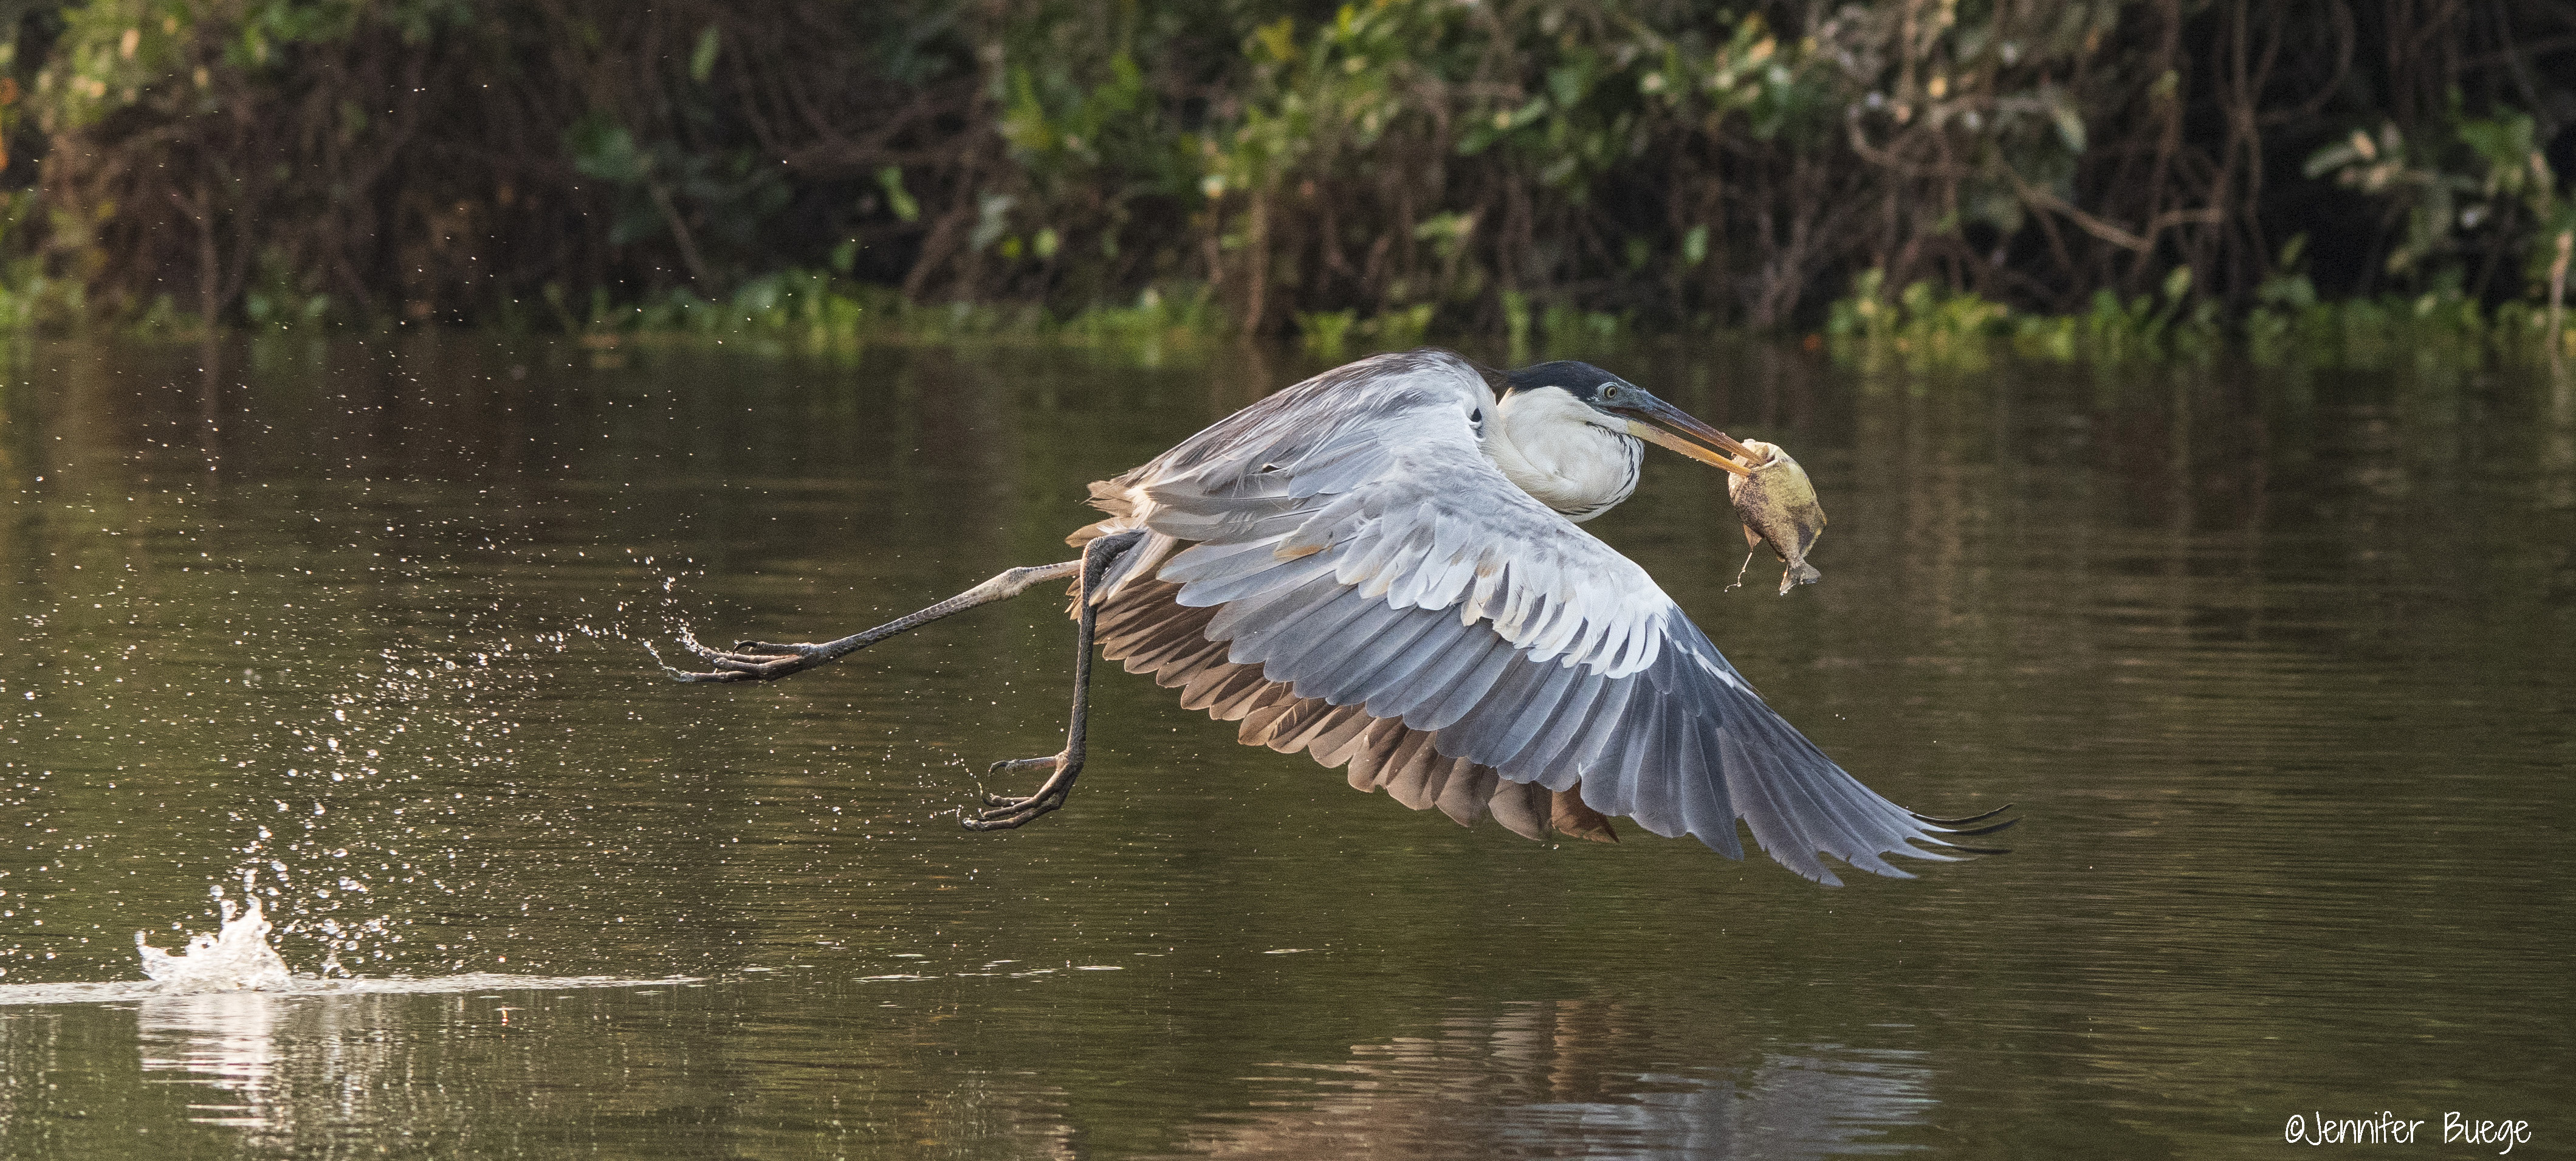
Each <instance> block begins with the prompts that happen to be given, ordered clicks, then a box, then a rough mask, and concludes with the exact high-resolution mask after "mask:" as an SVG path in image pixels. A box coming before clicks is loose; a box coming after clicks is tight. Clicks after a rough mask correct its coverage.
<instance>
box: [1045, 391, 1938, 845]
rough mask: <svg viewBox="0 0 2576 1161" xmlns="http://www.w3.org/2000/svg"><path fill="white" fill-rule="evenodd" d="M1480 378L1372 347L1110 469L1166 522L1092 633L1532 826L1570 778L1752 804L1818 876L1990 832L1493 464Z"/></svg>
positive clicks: (1780, 841) (1415, 796)
mask: <svg viewBox="0 0 2576 1161" xmlns="http://www.w3.org/2000/svg"><path fill="white" fill-rule="evenodd" d="M1492 405H1493V399H1492V396H1491V394H1490V392H1489V391H1488V390H1487V389H1486V387H1485V385H1484V382H1483V380H1482V379H1481V378H1480V377H1479V376H1478V375H1477V374H1476V373H1475V372H1474V371H1473V370H1471V369H1470V368H1468V367H1467V366H1466V364H1465V363H1463V362H1462V361H1460V360H1458V359H1457V358H1456V357H1455V356H1450V355H1447V354H1445V353H1441V352H1413V353H1411V354H1408V355H1401V356H1380V357H1379V358H1376V359H1371V360H1364V361H1362V362H1360V363H1356V364H1353V365H1351V366H1350V367H1345V368H1342V369H1341V370H1339V371H1336V372H1332V373H1329V374H1327V375H1324V376H1320V377H1318V378H1317V379H1314V380H1310V381H1308V382H1307V383H1304V384H1300V385H1299V386H1297V387H1294V388H1291V389H1289V390H1288V391H1285V392H1282V393H1280V394H1278V395H1274V396H1272V397H1271V398H1270V399H1268V400H1265V401H1263V402H1262V403H1260V404H1256V405H1255V406H1253V407H1251V408H1247V409H1246V410H1244V411H1243V412H1239V413H1237V414H1236V415H1235V416H1233V417H1231V418H1229V419H1227V420H1225V421H1223V422H1221V423H1219V424H1218V425H1217V426H1215V427H1212V428H1210V429H1209V430H1208V431H1206V432H1203V433H1201V434H1200V435H1199V436H1197V437H1194V438H1192V439H1191V440H1189V441H1186V442H1184V443H1183V444H1181V445H1180V446H1179V447H1176V448H1174V449H1173V450H1172V451H1171V452H1168V453H1166V454H1165V455H1164V456H1163V457H1162V458H1160V459H1157V460H1155V461H1154V462H1152V463H1149V464H1147V465H1145V466H1144V467H1141V468H1138V469H1137V470H1135V471H1133V472H1130V473H1128V474H1127V475H1125V476H1122V477H1120V478H1119V479H1117V480H1114V481H1109V482H1108V483H1107V485H1106V493H1107V494H1106V495H1105V496H1104V500H1105V501H1106V502H1104V503H1102V505H1101V506H1102V507H1104V508H1106V509H1108V510H1109V511H1110V512H1111V513H1112V514H1113V519H1112V520H1110V521H1104V522H1103V524H1102V525H1100V526H1096V527H1103V528H1105V527H1108V526H1110V525H1113V524H1114V525H1120V526H1125V527H1139V526H1141V527H1144V528H1148V529H1150V530H1152V531H1153V532H1154V533H1156V534H1157V535H1156V536H1155V537H1154V538H1153V543H1152V544H1151V545H1150V546H1149V547H1148V548H1147V550H1145V551H1139V552H1134V553H1131V554H1130V558H1131V559H1132V560H1137V561H1140V562H1142V563H1139V564H1137V565H1135V566H1134V567H1131V568H1129V569H1128V570H1126V571H1125V572H1124V573H1123V574H1122V575H1119V576H1118V577H1116V578H1115V580H1114V583H1112V584H1110V585H1106V586H1103V588H1102V589H1101V590H1100V591H1099V593H1098V594H1097V595H1096V596H1095V599H1096V600H1099V601H1100V602H1101V609H1100V619H1099V622H1098V624H1099V632H1100V640H1101V643H1102V645H1103V648H1104V650H1105V651H1106V653H1107V656H1109V657H1110V658H1111V659H1113V660H1120V661H1123V662H1124V663H1125V664H1126V666H1127V668H1128V669H1129V670H1130V671H1133V672H1150V673H1152V674H1153V675H1154V676H1155V679H1156V680H1157V681H1158V682H1160V683H1161V684H1163V685H1166V686H1172V687H1178V688H1180V689H1181V690H1182V704H1183V705H1184V706H1186V707H1189V708H1193V709H1205V710H1206V711H1208V713H1209V714H1211V715H1213V716H1215V717H1218V718H1220V719H1223V720H1230V721H1238V722H1240V723H1241V727H1240V739H1241V740H1242V741H1243V742H1245V743H1247V744H1251V745H1264V746H1268V747H1270V748H1272V749H1276V750H1279V751H1282V752H1286V753H1295V752H1301V751H1302V752H1304V753H1307V754H1309V755H1310V756H1312V757H1313V758H1314V759H1315V760H1316V761H1318V762H1321V763H1323V764H1325V765H1327V766H1343V767H1347V768H1348V770H1349V776H1350V781H1351V784H1352V785H1353V786H1356V787H1359V788H1360V789H1363V790H1369V789H1379V788H1383V789H1385V790H1386V791H1387V792H1388V794H1389V795H1390V796H1392V797H1394V798H1396V799H1397V800H1399V801H1401V802H1403V803H1405V804H1406V805H1407V806H1410V807H1412V808H1414V809H1417V810H1421V809H1428V808H1431V807H1434V806H1437V807H1438V808H1440V809H1441V810H1442V811H1443V812H1444V813H1447V814H1449V815H1450V816H1451V817H1453V818H1456V819H1457V820H1458V821H1460V822H1461V823H1466V822H1471V821H1473V820H1474V819H1475V818H1476V817H1478V816H1480V815H1483V814H1486V813H1491V814H1493V815H1494V816H1495V817H1496V818H1497V819H1498V820H1500V821H1501V822H1503V823H1504V824H1505V825H1506V826H1508V827H1510V828H1511V829H1512V830H1514V831H1516V832H1518V833H1521V834H1524V835H1528V836H1529V837H1532V838H1536V837H1538V836H1539V835H1540V834H1542V833H1544V830H1545V828H1546V826H1547V824H1548V821H1549V819H1550V806H1549V803H1550V792H1557V791H1572V792H1575V793H1578V794H1579V795H1580V797H1581V801H1582V803H1583V804H1584V805H1587V806H1589V807H1590V808H1591V809H1592V810H1594V811H1598V812H1599V813H1601V814H1605V815H1625V816H1627V817H1629V818H1632V819H1634V820H1636V821H1637V822H1638V823H1639V824H1640V825H1642V826H1644V827H1645V828H1646V829H1648V830H1650V831H1653V832H1655V833H1657V834H1661V835H1667V836H1671V835H1680V834H1690V835H1694V836H1696V837H1698V838H1699V839H1700V840H1701V841H1702V842H1704V843H1706V844H1708V845H1709V846H1710V847H1712V848H1714V849H1716V850H1718V851H1720V852H1721V853H1724V854H1726V855H1727V856H1729V857H1731V858H1741V857H1742V855H1743V850H1742V847H1741V846H1740V845H1739V843H1738V842H1737V839H1736V820H1737V819H1738V818H1741V819H1743V820H1744V822H1745V823H1746V824H1748V825H1749V826H1750V828H1751V829H1752V831H1753V835H1754V838H1755V840H1756V841H1758V842H1759V843H1761V845H1762V848H1763V849H1764V850H1765V851H1766V852H1768V853H1770V855H1771V856H1772V857H1773V858H1775V859H1777V860H1778V861H1780V862H1781V863H1782V864H1783V865H1785V866H1787V867H1789V868H1790V869H1791V870H1794V871H1796V872H1798V873H1799V874H1801V875H1804V876H1806V877H1808V878H1810V879H1813V880H1816V881H1818V882H1822V883H1827V884H1833V883H1838V882H1839V880H1838V879H1837V878H1836V877H1835V875H1834V873H1833V872H1832V871H1831V870H1829V869H1827V867H1826V866H1825V864H1824V863H1823V861H1822V860H1820V859H1819V858H1818V857H1817V856H1818V855H1819V854H1827V855H1832V856H1834V857H1835V858H1837V859H1840V860H1842V861H1844V862H1846V863H1849V864H1851V865H1852V866H1855V867H1858V868H1860V869H1862V870H1866V871H1870V872H1873V873H1876V874H1881V875H1891V876H1898V877H1903V876H1904V875H1905V872H1903V871H1901V870H1899V869H1898V868H1896V867H1895V866H1894V865H1892V864H1890V863H1889V862H1887V861H1886V859H1885V857H1884V856H1886V855H1890V854H1901V855H1906V856H1910V857H1913V858H1925V859H1943V858H1948V857H1950V856H1947V855H1943V854H1940V853H1938V850H1937V849H1927V847H1928V848H1942V847H1950V846H1953V845H1954V844H1951V843H1950V842H1948V841H1947V840H1948V839H1949V838H1953V837H1957V836H1959V835H1962V834H1968V833H1981V832H1972V831H1963V830H1956V829H1952V828H1949V827H1946V826H1943V825H1939V824H1936V823H1933V822H1930V821H1927V820H1925V819H1923V818H1921V817H1919V816H1916V815H1913V814H1911V813H1909V812H1907V811H1905V810H1904V809H1903V808H1901V807H1898V806H1896V805H1895V804H1894V803H1891V802H1889V801H1887V800H1886V799H1884V798H1882V797H1880V796H1878V795H1877V794H1876V793H1874V792H1872V791H1871V790H1870V789H1869V788H1868V787H1866V786H1863V785H1862V784H1861V783H1860V782H1859V781H1858V780H1856V779H1854V778H1853V777H1852V776H1851V775H1850V774H1848V773H1845V772H1844V771H1843V770H1842V769H1841V768H1840V767H1838V766H1836V765H1835V764H1834V763H1833V762H1832V761H1831V760H1830V759H1827V758H1826V757H1825V756H1824V754H1823V753H1822V752H1820V751H1818V750H1817V749H1816V748H1815V746H1814V745H1813V744H1811V743H1809V742H1808V741H1807V739H1806V738H1805V737H1803V736H1801V735H1800V734H1799V733H1798V732H1797V731H1796V730H1795V729H1792V728H1791V727H1790V726H1789V724H1788V723H1787V722H1785V721H1783V720H1781V719H1780V717H1779V715H1777V714H1775V713H1773V712H1772V711H1771V709H1770V707H1768V706H1767V705H1765V704H1763V702H1762V700H1761V699H1760V698H1759V697H1758V696H1756V695H1755V694H1754V693H1753V691H1752V689H1751V688H1750V687H1749V686H1747V685H1746V684H1745V682H1744V680H1743V679H1742V678H1741V677H1740V676H1738V675H1737V674H1736V672H1735V670H1734V667H1733V666H1731V665H1729V664H1728V663H1727V661H1726V659H1725V658H1724V657H1723V656H1722V655H1720V654H1719V653H1718V651H1717V649H1716V647H1715V646H1714V645H1712V644H1710V643H1709V640H1708V638H1707V636H1706V635H1705V634H1703V633H1701V632H1700V630H1699V629H1698V627H1697V626H1695V625H1693V624H1691V623H1690V621H1689V619H1688V618H1687V617H1685V616H1684V615H1683V614H1682V612H1681V610H1680V608H1679V607H1678V606H1676V605H1674V604H1673V602H1672V601H1671V599H1670V598H1668V597H1666V596H1665V595H1664V594H1663V592H1662V591H1661V590H1660V589H1658V588H1657V587H1656V586H1655V585H1654V583H1653V581H1652V580H1651V579H1650V578H1648V577H1647V576H1646V575H1645V573H1644V571H1643V570H1642V569H1639V568H1637V566H1636V565H1635V564H1633V563H1631V562H1629V561H1628V560H1627V559H1626V558H1625V557H1622V556H1620V555H1619V554H1618V553H1616V552H1614V551H1612V550H1611V549H1610V548H1609V547H1608V546H1606V545H1604V544H1602V543H1601V542H1600V541H1599V540H1597V539H1594V538H1593V537H1592V536H1591V535H1590V534H1588V533H1585V532H1584V531H1582V530H1581V529H1580V528H1578V527H1576V526H1575V525H1574V524H1573V523H1572V522H1570V521H1568V520H1566V519H1565V518H1564V517H1562V516H1560V515H1558V514H1557V513H1555V512H1552V511H1549V510H1548V509H1546V508H1545V507H1543V506H1541V505H1540V504H1539V503H1538V502H1537V501H1536V500H1535V499H1533V498H1531V497H1530V496H1529V495H1528V494H1527V493H1525V492H1522V491H1521V490H1520V489H1519V488H1517V487H1515V486H1513V485H1512V484H1511V483H1510V482H1509V481H1508V480H1506V479H1504V478H1503V476H1502V475H1501V473H1500V472H1499V471H1498V470H1496V469H1495V468H1494V467H1493V466H1492V464H1491V462H1490V461H1488V460H1486V459H1485V458H1484V457H1483V455H1482V454H1481V453H1480V452H1479V451H1478V450H1477V448H1476V444H1475V436H1474V429H1473V427H1472V426H1471V424H1472V422H1473V419H1474V417H1476V416H1477V415H1478V414H1480V413H1481V411H1482V409H1490V408H1491V407H1492ZM1086 531H1090V530H1086ZM1149 569H1150V570H1152V571H1150V572H1149V571H1148V570H1149ZM1917 844H1924V845H1917Z"/></svg>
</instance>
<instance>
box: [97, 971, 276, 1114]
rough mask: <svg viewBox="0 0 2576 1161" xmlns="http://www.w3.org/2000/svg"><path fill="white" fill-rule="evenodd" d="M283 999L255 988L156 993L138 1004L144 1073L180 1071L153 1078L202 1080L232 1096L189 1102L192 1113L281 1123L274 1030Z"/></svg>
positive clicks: (173, 1081) (139, 1036) (137, 1022)
mask: <svg viewBox="0 0 2576 1161" xmlns="http://www.w3.org/2000/svg"><path fill="white" fill-rule="evenodd" d="M284 1002H285V1001H283V1000H280V999H278V998H277V997H275V996H266V995H261V994H259V993H257V992H205V993H198V994H195V995H185V996H155V997H153V998H151V999H148V1000H145V1001H143V1003H141V1004H140V1005H138V1006H137V1007H136V1008H135V1012H134V1017H135V1024H136V1027H137V1032H138V1039H139V1040H140V1041H141V1043H142V1049H143V1071H144V1072H146V1073H159V1072H167V1073H180V1074H183V1075H180V1076H170V1077H156V1078H152V1079H157V1080H161V1081H164V1082H168V1083H186V1084H200V1085H204V1086H206V1087H207V1088H211V1089H213V1090H215V1092H217V1093H221V1094H224V1095H225V1096H227V1097H229V1098H232V1101H231V1102H227V1103H205V1102H203V1101H198V1102H191V1103H190V1104H189V1105H188V1110H189V1114H190V1115H189V1118H188V1119H190V1120H192V1121H197V1122H200V1123H203V1124H210V1125H229V1126H233V1127H236V1128H244V1129H261V1130H276V1129H280V1128H283V1127H284V1125H283V1124H282V1123H281V1121H280V1117H281V1116H282V1115H285V1114H283V1113H281V1109H282V1108H283V1107H284V1104H283V1102H281V1101H280V1099H279V1098H280V1097H281V1096H283V1095H285V1094H283V1093H281V1092H279V1091H276V1089H277V1085H278V1081H279V1078H278V1077H276V1076H274V1075H273V1073H274V1071H275V1068H276V1065H277V1041H276V1038H275V1036H274V1034H273V1033H274V1029H275V1025H276V1023H277V1019H278V1015H279V1013H278V1006H279V1005H280V1004H282V1003H284Z"/></svg>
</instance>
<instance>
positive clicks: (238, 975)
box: [134, 896, 295, 992]
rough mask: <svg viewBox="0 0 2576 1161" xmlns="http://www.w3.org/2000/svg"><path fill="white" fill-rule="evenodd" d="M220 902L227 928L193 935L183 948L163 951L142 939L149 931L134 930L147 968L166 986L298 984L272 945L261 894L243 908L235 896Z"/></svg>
mask: <svg viewBox="0 0 2576 1161" xmlns="http://www.w3.org/2000/svg"><path fill="white" fill-rule="evenodd" d="M221 902H222V905H223V914H224V926H223V930H221V931H219V932H216V933H215V934H212V935H208V934H204V933H202V932H201V933H199V934H196V935H191V936H189V937H188V946H187V947H186V948H184V949H182V950H179V951H163V950H161V949H160V948H157V947H154V946H152V945H151V944H148V943H145V942H143V941H144V939H145V938H146V937H147V934H148V933H146V932H141V931H138V932H135V933H134V950H135V951H137V952H139V953H141V954H142V956H143V974H144V975H147V976H150V977H152V982H153V983H154V984H156V985H158V990H160V991H164V992H242V991H274V990H277V989H279V988H285V987H289V986H291V985H293V984H294V983H295V976H294V973H292V972H289V971H287V970H286V961H285V960H283V959H280V958H278V955H277V949H276V948H273V947H270V946H269V945H268V932H269V922H268V917H267V916H266V915H264V914H262V913H261V911H260V906H259V899H258V897H257V896H253V897H252V898H251V900H250V901H249V903H247V904H245V905H244V906H242V907H241V908H240V913H239V914H235V913H234V907H233V902H232V900H230V899H225V900H222V901H221Z"/></svg>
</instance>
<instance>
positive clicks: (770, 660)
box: [662, 629, 840, 682]
mask: <svg viewBox="0 0 2576 1161" xmlns="http://www.w3.org/2000/svg"><path fill="white" fill-rule="evenodd" d="M680 644H681V646H682V647H684V648H686V649H687V650H688V651H689V652H691V653H694V654H697V655H698V656H699V657H701V658H703V659H705V660H706V661H707V662H709V663H710V664H712V665H714V666H715V668H714V670H713V671H712V672H699V673H691V672H688V671H686V670H681V669H675V668H673V667H671V666H669V665H664V666H663V667H662V672H664V673H666V674H669V675H670V677H671V680H673V681H678V682H708V681H776V680H778V679H779V678H782V677H785V676H787V675H788V674H791V673H802V672H804V671H806V670H808V669H812V668H814V667H815V666H817V665H821V664H823V663H824V662H826V661H831V660H834V659H836V658H838V657H839V656H840V655H839V654H837V653H834V652H832V651H831V650H830V648H828V647H827V646H823V645H815V644H804V643H799V644H779V643H777V642H774V641H736V642H734V643H733V648H731V649H709V648H707V647H706V646H704V645H700V644H698V639H697V637H696V635H694V634H692V633H690V632H689V631H688V630H686V629H682V630H681V631H680Z"/></svg>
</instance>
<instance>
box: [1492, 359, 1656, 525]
mask: <svg viewBox="0 0 2576 1161" xmlns="http://www.w3.org/2000/svg"><path fill="white" fill-rule="evenodd" d="M1593 414H1594V412H1593V410H1592V408H1591V407H1590V406H1589V405H1587V404H1585V403H1584V402H1583V401H1582V400H1580V399H1576V398H1575V397H1574V396H1572V395H1569V394H1567V393H1565V392H1564V391H1562V390H1560V389H1558V388H1555V387H1541V388H1539V389H1537V390H1535V391H1515V392H1512V393H1511V394H1510V395H1508V396H1505V397H1504V398H1503V400H1502V402H1501V403H1500V404H1498V405H1497V406H1496V407H1495V408H1494V421H1493V422H1491V423H1488V424H1486V425H1485V431H1484V438H1483V444H1484V449H1485V454H1486V455H1487V456H1489V457H1491V458H1492V459H1493V461H1494V466H1495V467H1498V468H1501V469H1502V470H1503V475H1504V477H1505V478H1507V479H1509V480H1511V482H1513V483H1515V484H1518V485H1520V488H1521V490H1522V491H1524V492H1527V493H1529V494H1530V495H1532V496H1536V497H1538V502H1539V503H1541V504H1545V505H1547V506H1548V507H1550V508H1554V509H1556V510H1557V511H1559V512H1562V513H1564V514H1565V516H1566V518H1568V519H1570V520H1573V521H1576V522H1577V523H1580V522H1582V521H1585V520H1589V519H1591V518H1593V517H1595V516H1598V515H1600V514H1602V513H1604V512H1607V511H1609V510H1610V509H1611V508H1612V507H1613V506H1615V505H1617V504H1618V503H1619V502H1620V501H1621V500H1625V499H1627V498H1628V495H1629V493H1632V492H1635V491H1636V490H1637V463H1638V461H1639V460H1640V459H1642V458H1643V457H1644V452H1645V444H1644V443H1643V442H1642V441H1640V440H1639V439H1637V438H1636V437H1635V436H1632V435H1629V434H1627V433H1625V432H1617V431H1612V430H1610V429H1608V428H1605V427H1602V426H1600V425H1599V424H1596V423H1593V422H1591V420H1590V418H1589V417H1590V416H1592V415H1593Z"/></svg>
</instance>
